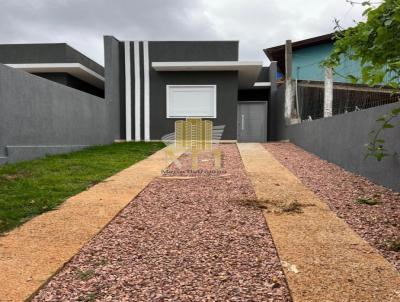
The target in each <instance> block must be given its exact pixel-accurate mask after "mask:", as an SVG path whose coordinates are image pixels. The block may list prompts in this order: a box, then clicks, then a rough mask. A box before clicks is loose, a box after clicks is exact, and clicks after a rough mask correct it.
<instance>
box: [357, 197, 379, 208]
mask: <svg viewBox="0 0 400 302" xmlns="http://www.w3.org/2000/svg"><path fill="white" fill-rule="evenodd" d="M357 203H359V204H366V205H369V206H374V205H376V204H379V203H380V202H379V201H377V200H376V199H370V198H358V199H357Z"/></svg>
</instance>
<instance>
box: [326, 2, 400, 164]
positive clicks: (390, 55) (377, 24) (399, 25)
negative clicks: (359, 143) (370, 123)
mask: <svg viewBox="0 0 400 302" xmlns="http://www.w3.org/2000/svg"><path fill="white" fill-rule="evenodd" d="M348 2H350V3H351V4H352V5H354V4H360V5H362V6H364V7H365V10H364V12H363V16H365V17H366V20H365V21H364V22H359V23H357V25H356V26H354V27H352V28H349V29H346V30H343V29H342V28H341V27H340V25H339V22H338V21H337V20H336V27H335V30H336V33H335V42H334V49H333V51H332V53H331V55H330V56H329V57H328V58H327V59H326V60H325V61H324V62H323V63H322V64H323V66H326V67H332V68H333V69H334V68H335V67H336V66H338V65H340V62H341V60H342V59H343V58H347V59H350V60H354V61H358V62H360V67H361V77H360V78H359V77H356V76H354V75H348V76H347V78H348V79H349V80H350V81H351V82H352V83H353V84H356V83H363V84H367V85H369V86H382V85H386V86H390V87H392V88H393V93H395V94H398V93H399V88H400V0H384V1H382V2H381V3H380V4H379V6H377V7H375V6H374V4H372V3H371V2H370V1H364V2H361V3H357V2H354V1H348ZM383 83H384V84H383ZM399 100H400V97H399ZM399 116H400V107H399V108H395V109H393V110H392V111H391V112H389V113H388V114H386V115H384V116H382V117H380V118H379V119H378V120H377V122H378V123H379V128H378V129H376V130H374V131H372V132H371V133H370V142H369V143H368V144H367V145H366V147H367V153H366V157H369V156H373V157H375V158H376V159H377V160H378V161H381V160H382V159H383V158H384V157H385V156H388V155H390V152H389V151H388V150H386V149H385V148H384V143H385V141H384V140H383V139H382V138H381V135H382V133H383V131H384V130H386V129H391V128H394V127H395V126H396V125H397V124H396V123H395V122H396V120H397V119H398V118H399Z"/></svg>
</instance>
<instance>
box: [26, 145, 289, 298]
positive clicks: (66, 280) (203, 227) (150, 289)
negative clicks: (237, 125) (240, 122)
mask: <svg viewBox="0 0 400 302" xmlns="http://www.w3.org/2000/svg"><path fill="white" fill-rule="evenodd" d="M221 149H223V162H224V170H225V171H223V173H222V174H220V175H214V176H210V175H207V173H202V174H200V175H202V176H198V177H195V178H184V177H181V178H182V179H179V178H177V177H176V176H177V175H176V174H175V173H171V174H170V176H174V177H175V178H169V177H164V178H158V179H156V180H154V181H153V182H152V183H150V185H149V186H148V187H147V188H146V189H145V190H144V191H143V192H142V193H141V194H140V195H139V196H138V197H137V198H136V199H134V200H133V201H132V202H131V203H130V204H129V205H128V206H127V207H126V208H125V209H124V210H123V211H122V212H121V213H120V214H119V215H118V216H117V217H116V218H115V219H114V220H113V221H112V222H111V223H110V224H109V225H108V226H107V227H106V228H105V229H104V230H103V231H102V232H101V233H99V234H98V235H97V236H96V237H94V238H93V239H92V240H91V241H90V242H89V243H88V244H87V245H86V246H85V247H84V248H83V249H82V250H81V251H80V252H79V253H78V254H77V255H76V256H75V257H74V258H73V259H72V260H71V261H70V262H69V263H68V264H67V265H66V266H65V267H64V268H63V269H62V270H61V271H60V272H59V273H58V274H57V275H56V276H55V277H53V278H52V280H51V281H50V282H49V283H48V284H47V285H46V286H45V287H44V288H43V289H42V290H41V291H40V292H39V293H38V294H37V295H36V296H35V297H34V298H33V301H291V298H290V296H289V293H288V288H287V285H286V281H285V278H284V275H283V272H282V268H281V265H280V262H279V259H278V256H277V253H276V250H275V247H274V244H273V241H272V238H271V235H270V233H269V230H268V228H267V225H266V223H265V220H264V216H263V214H262V212H261V210H260V209H259V208H257V207H254V206H251V205H249V204H248V203H246V202H243V201H245V200H248V199H254V198H255V193H254V191H253V188H252V186H251V183H250V181H249V179H248V178H247V176H246V174H245V171H244V167H243V165H242V162H241V159H240V155H239V153H238V150H237V148H236V146H235V145H223V146H221ZM182 162H183V164H184V168H183V170H185V169H187V168H188V167H190V164H189V163H190V161H189V159H188V158H185V157H184V158H183V160H182ZM211 163H212V162H211V158H210V157H207V156H203V157H201V158H200V168H203V169H205V168H207V169H209V168H210V167H211V166H212V165H211ZM171 171H175V172H176V169H172V170H171ZM203 172H204V171H203ZM184 175H186V176H190V175H193V174H191V173H184Z"/></svg>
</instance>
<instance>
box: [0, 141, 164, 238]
mask: <svg viewBox="0 0 400 302" xmlns="http://www.w3.org/2000/svg"><path fill="white" fill-rule="evenodd" d="M163 146H164V144H162V143H142V142H141V143H118V144H112V145H107V146H96V147H90V148H87V149H85V150H82V151H78V152H73V153H69V154H63V155H55V156H49V157H46V158H42V159H37V160H32V161H25V162H20V163H16V164H7V165H4V166H0V233H1V232H4V231H7V230H10V229H12V228H13V227H15V226H18V225H20V224H22V223H23V222H25V221H27V220H29V219H30V218H32V217H34V216H36V215H39V214H41V213H43V212H46V211H50V210H52V209H54V208H56V207H57V206H58V205H59V204H61V203H62V202H63V201H64V200H65V199H66V198H68V197H70V196H73V195H75V194H77V193H79V192H82V191H84V190H85V189H87V188H88V187H90V186H93V185H94V184H96V183H98V182H101V181H102V180H104V179H105V178H107V177H109V176H111V175H113V174H114V173H116V172H118V171H120V170H122V169H124V168H127V167H129V166H130V165H132V164H134V163H135V162H137V161H139V160H142V159H144V158H146V157H147V156H149V155H150V154H152V153H154V152H155V151H157V150H159V149H160V148H162V147H163Z"/></svg>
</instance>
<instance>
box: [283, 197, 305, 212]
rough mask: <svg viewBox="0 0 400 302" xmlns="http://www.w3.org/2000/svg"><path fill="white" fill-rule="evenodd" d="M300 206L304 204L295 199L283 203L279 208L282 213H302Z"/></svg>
mask: <svg viewBox="0 0 400 302" xmlns="http://www.w3.org/2000/svg"><path fill="white" fill-rule="evenodd" d="M302 207H304V205H303V204H301V203H300V202H298V201H296V200H295V201H292V202H290V203H288V204H285V205H283V206H282V207H281V210H282V212H283V213H303V210H302Z"/></svg>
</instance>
